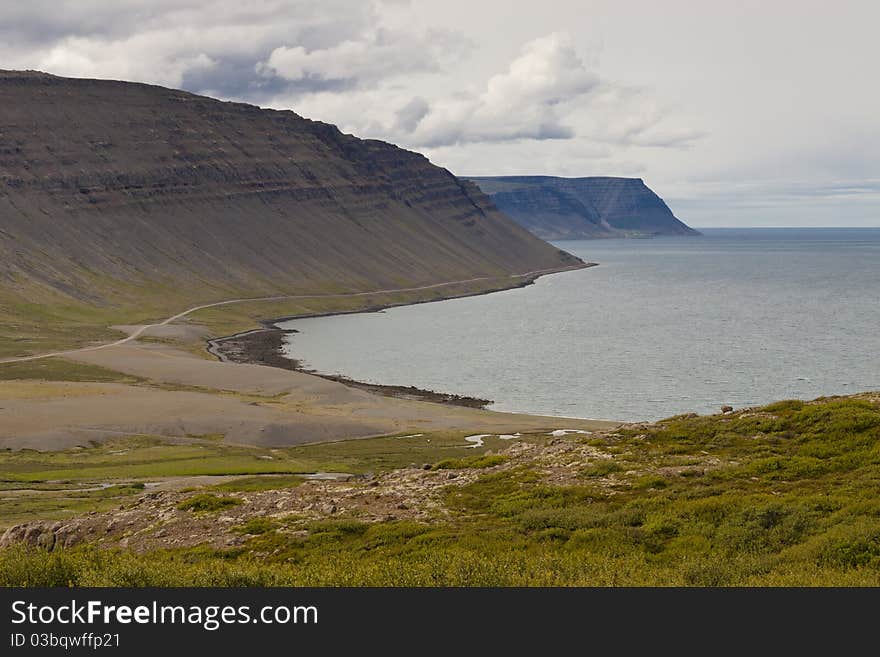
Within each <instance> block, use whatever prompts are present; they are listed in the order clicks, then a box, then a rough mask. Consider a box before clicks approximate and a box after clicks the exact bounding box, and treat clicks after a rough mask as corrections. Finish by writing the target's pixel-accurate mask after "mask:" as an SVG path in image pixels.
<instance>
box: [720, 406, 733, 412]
mask: <svg viewBox="0 0 880 657" xmlns="http://www.w3.org/2000/svg"><path fill="white" fill-rule="evenodd" d="M721 412H722V413H724V414H727V413H733V406H722V407H721Z"/></svg>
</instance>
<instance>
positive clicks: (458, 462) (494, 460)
mask: <svg viewBox="0 0 880 657" xmlns="http://www.w3.org/2000/svg"><path fill="white" fill-rule="evenodd" d="M505 461H507V457H506V456H501V455H500V454H485V455H481V456H470V457H466V458H462V459H444V460H442V461H440V462H439V463H435V464H434V466H433V469H434V470H467V469H471V468H473V469H481V468H491V467H492V466H495V465H501V464H502V463H504V462H505Z"/></svg>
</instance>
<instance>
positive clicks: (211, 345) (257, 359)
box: [206, 262, 599, 409]
mask: <svg viewBox="0 0 880 657" xmlns="http://www.w3.org/2000/svg"><path fill="white" fill-rule="evenodd" d="M598 264H599V263H596V262H585V263H583V264H582V265H578V266H575V267H564V268H560V269H557V270H552V271H545V272H540V273H536V274H535V275H533V276H531V277H528V278H524V279H523V280H521V281H518V282H517V283H515V284H512V285H509V286H506V287H501V288H498V289H494V290H481V291H479V292H465V293H460V294H451V295H449V296H444V297H441V298H436V299H423V300H416V301H398V302H391V303H385V304H373V305H371V306H368V307H366V308H361V309H355V310H342V311H334V312H321V313H303V314H299V315H289V316H284V317H278V318H275V319H267V320H261V321H260V322H259V323H260V324H261V325H262V328H256V329H250V330H248V331H242V332H240V333H235V334H233V335H228V336H224V337H220V338H212V339H210V340H208V341H207V347H206V350H207V351H208V353H209V354H211V355H212V356H214V357H215V358H217V359H218V360H220V361H221V362H225V363H244V364H251V365H265V366H268V367H277V368H280V369H286V370H293V371H297V372H302V373H304V374H309V375H312V376H316V377H319V378H322V379H326V380H328V381H334V382H336V383H341V384H343V385H347V386H350V387H353V388H358V389H361V390H366V391H368V392H372V393H374V394H378V395H382V396H385V397H395V398H398V399H410V400H417V401H426V402H432V403H435V404H449V405H453V406H465V407H468V408H479V409H485V408H486V407H487V406H488V405H489V404H491V403H492V400H489V399H482V398H479V397H471V396H467V395H458V394H455V393H444V392H437V391H435V390H425V389H422V388H417V387H415V386H399V385H386V384H378V383H367V382H365V381H357V380H355V379H350V378H348V377H346V376H342V375H338V374H324V373H322V372H318V371H316V370H313V369H309V368H306V367H304V366H303V364H302V362H301V361H300V360H298V359H296V358H290V357H288V356H287V355H285V354H284V352H283V347H284V336H285V335H287V334H289V333H296V332H297V330H296V329H283V328H281V327H279V326H278V324H279V323H281V322H286V321H290V320H294V319H306V318H311V317H332V316H334V315H353V314H360V313H372V312H381V311H383V310H386V309H388V308H398V307H401V306H414V305H418V304H422V303H435V302H438V301H448V300H450V299H462V298H466V297H476V296H483V295H486V294H493V293H495V292H503V291H505V290H515V289H519V288H524V287H528V286H529V285H533V284H534V282H535V281H536V280H538V278H540V277H541V276H546V275H549V274H560V273H563V272H566V271H576V270H580V269H588V268H591V267H596V266H598Z"/></svg>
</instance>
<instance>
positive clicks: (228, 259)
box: [0, 71, 583, 351]
mask: <svg viewBox="0 0 880 657" xmlns="http://www.w3.org/2000/svg"><path fill="white" fill-rule="evenodd" d="M0 108H2V109H0V281H2V282H0V341H2V340H3V339H4V338H5V339H8V340H14V339H16V335H17V329H16V327H17V326H20V320H21V317H22V312H23V311H22V310H21V309H22V308H24V307H25V306H27V305H28V304H29V303H30V304H31V305H32V302H33V301H34V300H39V301H41V302H42V305H43V306H46V307H48V306H49V305H55V306H59V305H60V306H66V305H68V304H69V305H72V306H75V307H76V308H77V313H79V314H83V313H86V311H88V312H91V309H94V308H99V309H103V310H108V309H109V310H110V311H114V309H117V308H121V307H122V306H124V305H126V304H128V305H131V303H133V302H135V301H137V300H139V299H140V300H145V299H147V298H149V302H150V304H152V305H153V306H155V307H156V308H157V312H158V309H161V311H162V312H163V313H164V312H165V311H166V310H168V309H171V310H173V309H174V308H178V307H180V305H182V304H183V302H184V301H202V300H204V301H213V300H220V299H224V298H232V297H237V296H254V297H258V296H266V295H270V294H285V293H289V294H293V293H300V292H305V291H315V292H334V291H353V290H369V289H380V288H397V287H410V286H417V285H425V284H431V283H437V282H443V281H449V280H457V279H469V278H474V277H480V276H498V277H499V278H503V277H506V276H509V275H510V274H515V273H521V272H524V271H532V270H542V269H552V268H566V267H572V266H579V265H581V264H583V263H581V261H580V260H579V259H577V258H575V257H574V256H571V255H570V254H567V253H565V252H563V251H561V250H559V249H557V248H556V247H553V246H551V245H549V244H546V243H545V242H542V241H541V240H539V239H537V238H535V237H534V236H533V235H531V234H529V233H528V232H527V231H525V230H524V229H523V228H521V227H520V226H519V225H517V224H516V223H515V222H513V221H512V220H510V219H509V218H508V217H506V216H504V215H503V214H502V213H501V212H499V211H498V210H497V209H496V208H495V206H494V205H493V204H492V203H491V201H489V199H488V198H487V197H486V196H485V195H484V194H482V192H480V190H479V189H478V188H477V187H476V186H475V185H473V184H472V183H470V182H468V181H464V180H459V179H457V178H456V177H455V176H453V175H452V174H451V173H450V172H449V171H447V170H446V169H443V168H441V167H437V166H435V165H433V164H431V163H430V162H429V161H428V159H427V158H425V157H424V156H423V155H421V154H418V153H413V152H411V151H407V150H404V149H401V148H399V147H397V146H394V145H392V144H388V143H385V142H382V141H378V140H362V139H358V138H357V137H354V136H352V135H347V134H344V133H342V132H341V131H340V130H339V129H338V128H337V127H336V126H333V125H331V124H327V123H322V122H319V121H313V120H310V119H306V118H303V117H301V116H299V115H297V114H295V113H294V112H292V111H289V110H284V111H279V110H269V109H261V108H259V107H256V106H253V105H248V104H244V103H235V102H227V101H220V100H216V99H212V98H208V97H205V96H198V95H195V94H191V93H188V92H185V91H179V90H174V89H168V88H164V87H159V86H155V85H146V84H141V83H133V82H119V81H113V80H92V79H84V78H64V77H58V76H53V75H50V74H44V73H39V72H27V71H0ZM502 287H503V285H502ZM172 301H174V302H175V305H174V306H173V307H172V306H171V302H172ZM184 307H186V306H184ZM111 314H112V313H111ZM4 319H7V321H4ZM0 351H3V350H2V349H0Z"/></svg>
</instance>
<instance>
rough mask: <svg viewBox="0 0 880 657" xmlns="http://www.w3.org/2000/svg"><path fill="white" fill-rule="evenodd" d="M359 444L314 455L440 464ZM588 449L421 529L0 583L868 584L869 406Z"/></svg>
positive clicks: (872, 559) (698, 427)
mask: <svg viewBox="0 0 880 657" xmlns="http://www.w3.org/2000/svg"><path fill="white" fill-rule="evenodd" d="M533 439H534V440H538V439H537V437H534V438H533ZM449 440H450V444H451V443H453V442H454V440H459V441H460V436H458V437H453V436H450V437H449ZM566 440H570V441H572V442H574V441H581V440H584V439H581V438H578V437H574V436H571V437H568V438H566ZM408 441H410V442H408ZM362 442H367V441H352V442H350V443H347V444H343V443H340V444H337V445H333V446H324V449H326V450H328V451H327V452H325V453H323V454H321V455H322V456H323V457H324V458H328V459H330V460H333V459H340V458H343V457H342V453H343V452H344V451H345V448H346V447H348V448H350V449H352V450H353V451H354V452H357V453H358V454H360V455H361V456H362V457H363V458H364V459H365V460H366V461H367V462H369V463H370V464H371V467H372V464H374V463H375V459H376V458H377V453H378V452H377V451H375V450H378V449H379V448H380V446H385V447H390V446H392V445H397V447H396V448H395V449H396V450H397V451H396V454H397V456H394V457H389V458H390V459H391V460H394V459H402V460H406V459H407V458H412V459H413V461H414V462H416V463H423V462H434V463H438V464H439V463H440V461H441V459H434V460H432V459H431V458H430V457H429V453H430V452H431V450H436V449H439V450H443V449H447V448H446V447H444V446H442V445H441V446H440V447H439V448H438V447H436V446H435V445H434V440H433V439H432V442H431V444H430V445H429V444H427V443H426V442H422V443H418V442H412V439H406V438H385V439H379V440H378V441H377V443H376V445H374V446H373V447H364V446H363V445H361V444H360V443H362ZM440 442H441V443H442V440H441V441H440ZM585 442H586V441H585ZM588 442H589V445H590V447H591V448H595V449H598V450H600V451H604V452H605V455H604V457H603V458H597V459H596V460H595V462H593V463H592V464H591V465H589V466H587V467H586V468H584V467H583V466H581V468H580V470H581V471H580V472H578V474H579V475H580V476H579V477H578V478H577V479H575V481H578V482H579V483H576V484H567V485H558V484H554V483H552V482H551V481H549V480H548V479H547V478H546V475H545V473H544V470H543V468H542V467H541V466H540V464H538V463H534V464H529V463H528V462H526V463H525V464H524V465H517V466H516V467H513V466H511V465H509V464H507V465H506V467H502V468H500V469H496V470H493V471H491V472H485V473H481V474H479V476H478V477H477V478H476V480H472V481H469V483H466V484H461V483H450V485H449V486H448V487H447V488H446V489H445V492H444V493H443V495H442V498H441V502H442V506H443V508H444V514H442V515H441V516H439V518H440V519H438V520H435V521H433V522H430V523H418V522H412V521H403V520H394V521H386V522H378V523H372V524H371V523H365V522H361V521H359V520H358V519H357V518H339V519H334V520H327V521H323V522H306V523H305V525H302V524H300V525H297V531H291V528H289V527H287V526H285V525H284V524H283V523H280V522H277V521H275V520H271V519H261V518H253V519H251V520H250V521H248V522H247V523H245V524H244V525H242V526H241V527H240V529H239V530H238V531H239V533H241V535H242V536H243V537H244V539H245V543H244V545H242V546H238V547H235V548H231V549H225V550H213V549H208V548H206V547H197V548H189V549H173V550H160V551H155V552H151V553H148V554H145V555H134V554H131V553H128V552H125V551H114V550H108V549H99V548H97V547H96V546H93V545H83V546H80V547H77V548H73V549H65V550H59V551H55V552H45V551H41V550H37V549H30V550H28V549H25V548H23V547H12V548H6V549H5V550H3V551H0V584H5V585H22V584H25V583H26V584H28V585H67V584H68V583H72V584H73V585H77V586H86V585H99V586H102V585H130V586H147V585H151V586H162V585H204V586H244V585H252V586H266V585H399V586H415V585H424V586H435V585H447V586H458V585H486V586H512V585H523V586H532V585H548V586H553V585H659V586H666V585H684V586H752V585H760V586H766V585H769V586H776V585H806V586H830V585H837V586H843V585H866V586H878V585H880V500H878V498H877V490H878V486H880V400H878V399H877V398H876V397H868V396H865V397H864V398H829V399H821V400H817V401H816V402H813V403H803V402H782V403H779V404H773V405H770V406H767V407H764V408H762V409H757V410H756V411H743V412H737V413H733V414H728V415H724V416H711V417H698V416H680V417H676V418H670V419H669V420H666V421H663V422H660V423H658V424H657V425H655V426H652V427H649V428H644V427H639V428H638V429H635V428H634V429H621V430H619V431H618V432H617V434H616V435H612V436H609V437H607V438H601V437H596V436H591V437H590V439H589V441H588ZM417 444H421V446H422V447H423V448H424V449H425V450H426V452H425V453H422V454H421V455H420V456H419V457H418V458H416V452H415V451H414V450H415V447H414V446H415V445H417ZM319 448H320V446H311V447H310V449H312V450H318V449H319ZM318 453H319V452H318V451H313V452H312V454H311V456H310V457H311V458H315V457H317V456H318ZM404 454H405V455H406V456H404ZM300 457H302V454H300ZM352 458H353V457H352ZM447 458H453V457H447ZM456 458H459V459H462V457H461V456H459V457H456ZM489 459H491V456H490V457H489ZM485 460H486V457H485V455H479V454H478V455H473V456H471V457H468V458H466V459H462V460H461V462H460V463H458V466H460V467H467V466H468V465H473V464H477V463H480V462H481V461H483V462H485ZM609 460H610V461H613V462H616V463H619V464H621V467H620V469H616V468H612V467H610V466H608V465H606V462H607V461H609ZM499 465H505V464H499ZM454 481H456V482H457V481H458V480H454ZM221 499H222V498H221ZM251 523H253V525H251ZM251 530H253V531H251Z"/></svg>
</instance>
